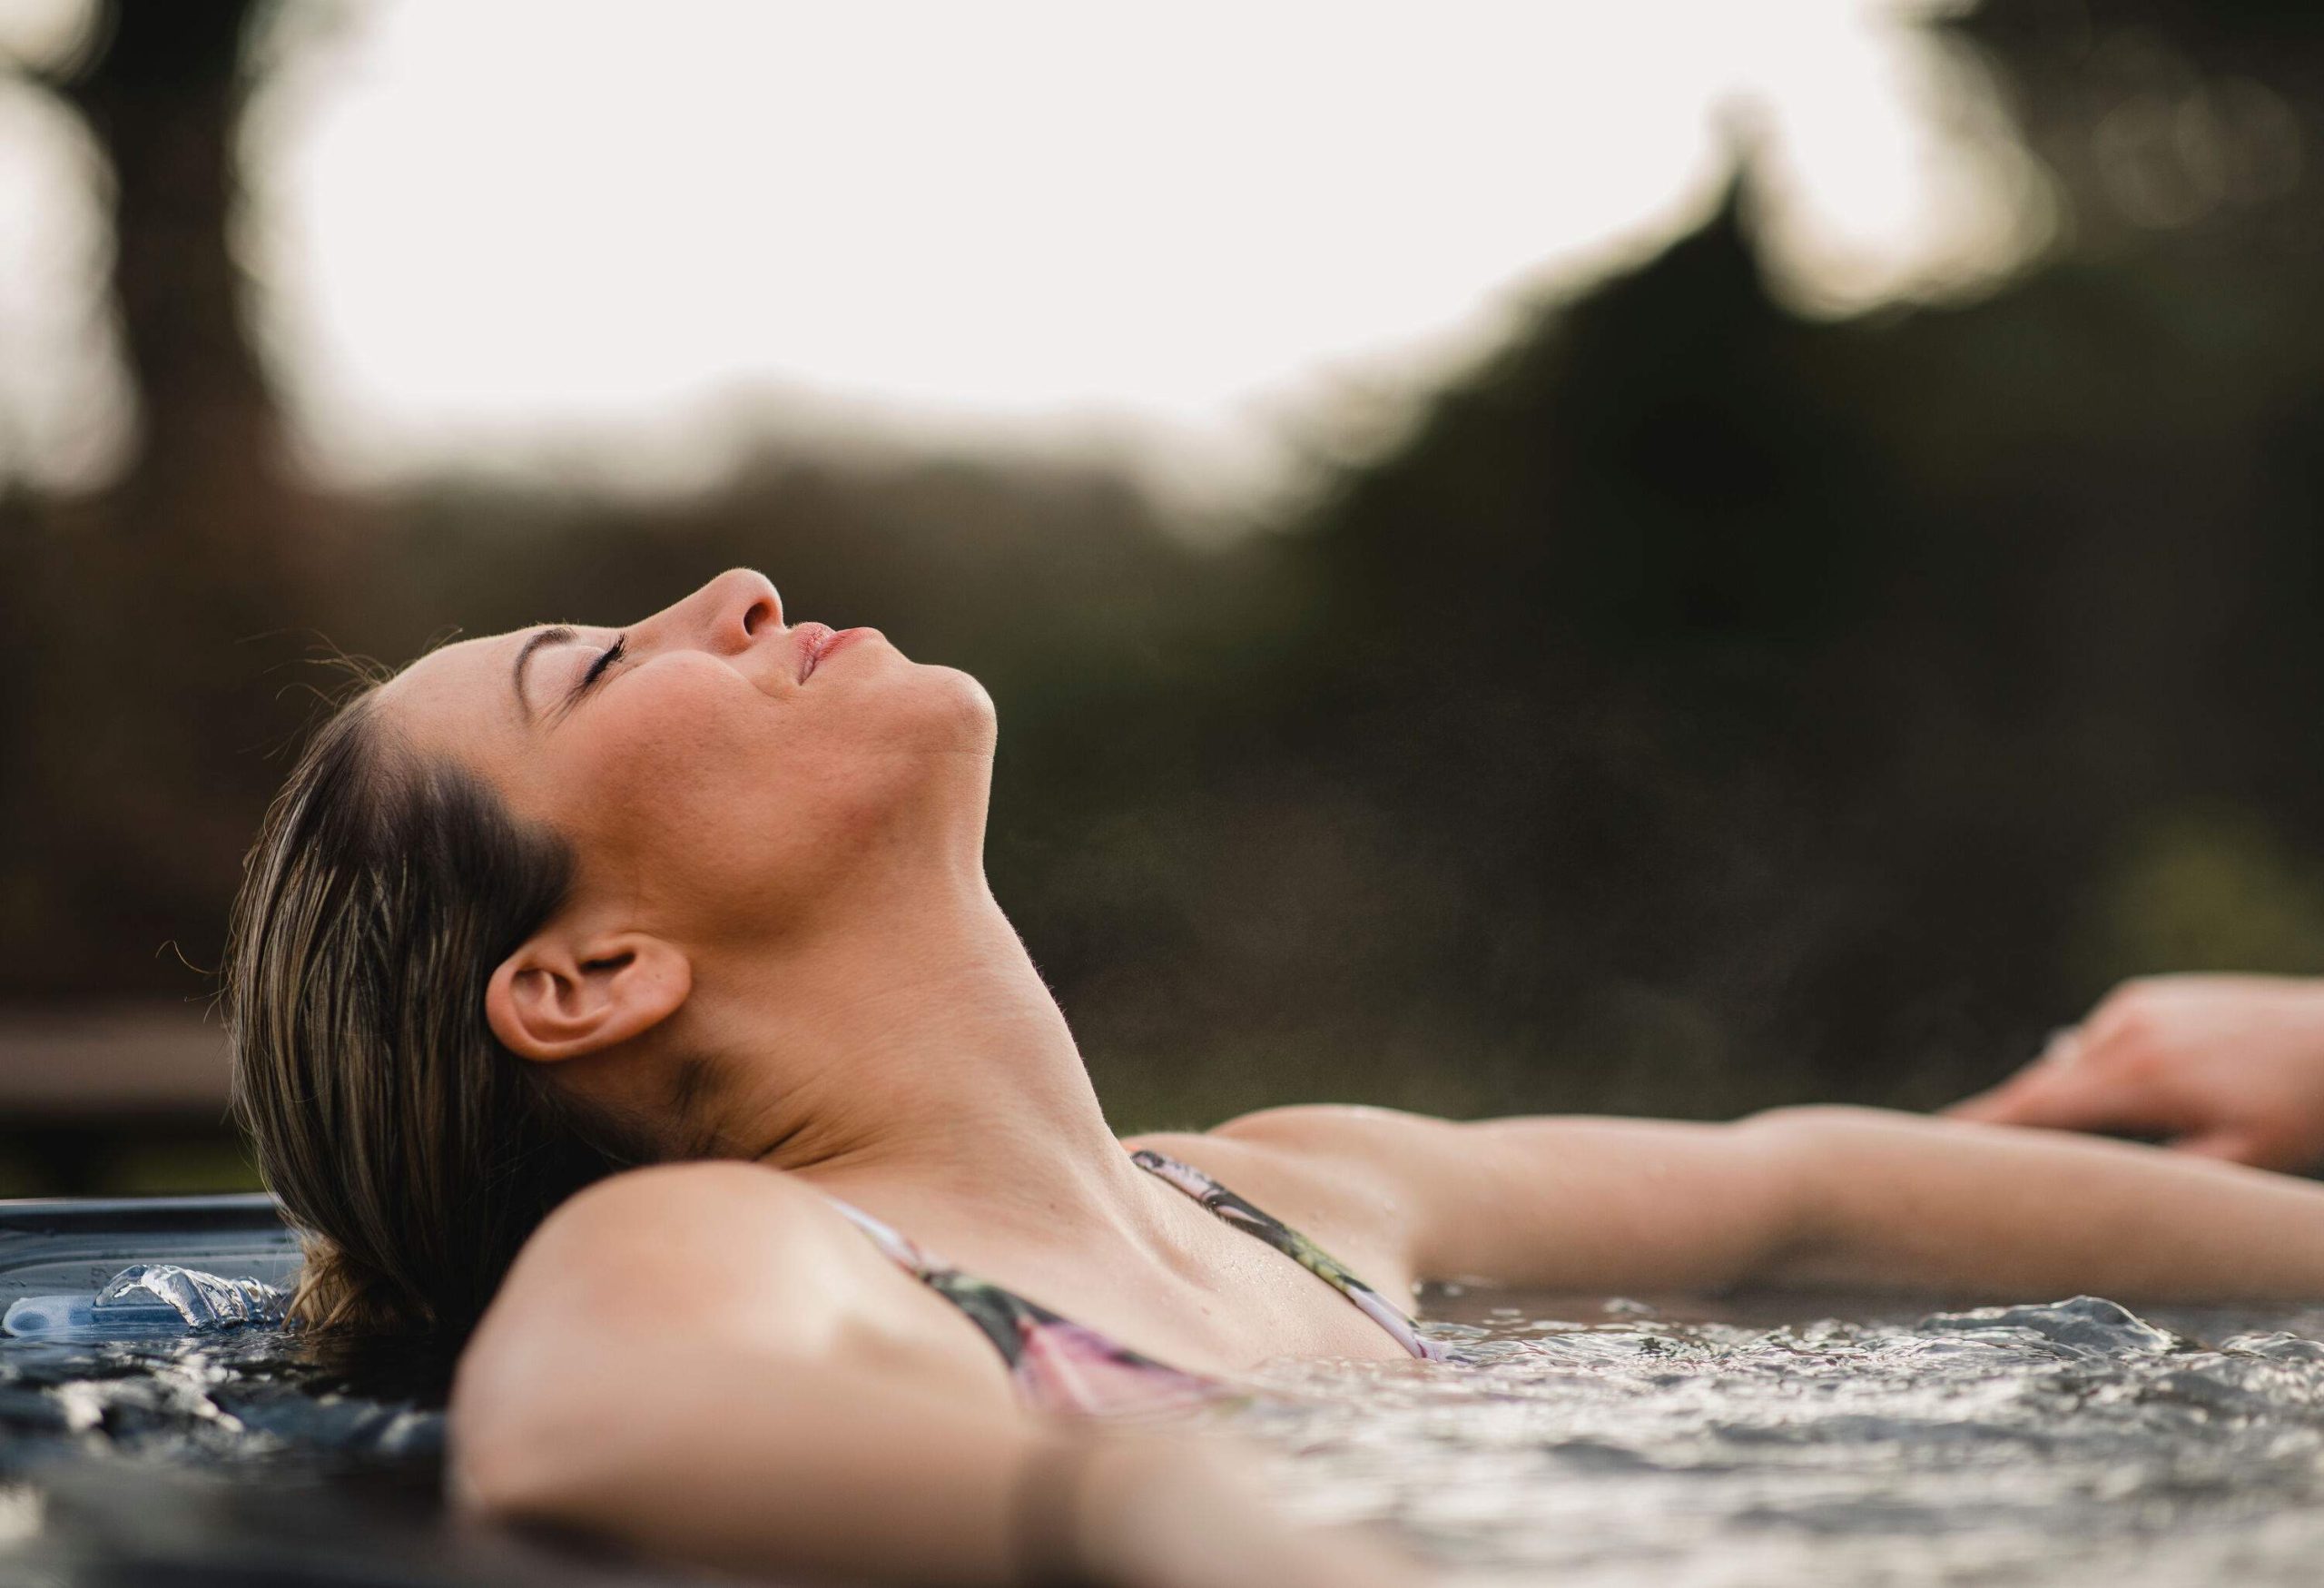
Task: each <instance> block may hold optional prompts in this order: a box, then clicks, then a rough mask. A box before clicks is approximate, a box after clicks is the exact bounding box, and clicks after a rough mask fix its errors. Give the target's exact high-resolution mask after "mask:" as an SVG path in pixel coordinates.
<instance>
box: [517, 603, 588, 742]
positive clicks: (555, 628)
mask: <svg viewBox="0 0 2324 1588" xmlns="http://www.w3.org/2000/svg"><path fill="white" fill-rule="evenodd" d="M580 637H581V636H580V633H579V631H577V630H576V629H573V628H571V627H568V626H566V625H565V624H562V623H559V624H554V625H552V626H549V627H547V628H544V629H542V630H541V631H540V632H539V633H537V634H535V635H534V636H531V637H530V638H528V639H527V640H526V641H525V643H524V646H522V647H521V648H520V649H519V650H518V651H517V665H516V666H514V667H512V668H510V669H509V672H508V686H509V687H510V688H512V689H514V690H515V691H516V692H517V709H518V710H519V711H521V712H523V713H524V715H525V720H526V721H527V722H531V721H532V720H533V717H534V712H533V705H532V702H531V701H529V700H527V699H526V698H525V665H526V664H527V662H530V661H531V660H532V659H533V653H534V652H535V651H537V650H538V649H540V648H541V647H542V646H561V645H565V644H567V643H568V642H570V641H573V640H576V639H579V638H580Z"/></svg>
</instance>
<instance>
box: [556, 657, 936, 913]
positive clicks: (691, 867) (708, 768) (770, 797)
mask: <svg viewBox="0 0 2324 1588" xmlns="http://www.w3.org/2000/svg"><path fill="white" fill-rule="evenodd" d="M715 665H716V666H720V667H721V669H722V671H723V672H724V676H720V675H719V674H714V673H711V672H709V671H707V670H706V669H704V668H694V667H685V668H681V667H667V668H665V672H666V673H667V674H669V675H670V676H667V677H653V678H649V677H647V676H643V675H641V676H638V677H637V678H635V679H633V680H632V683H633V684H635V685H637V686H641V687H636V688H633V689H631V690H628V691H624V692H618V693H616V692H610V691H609V692H608V693H607V694H606V695H604V696H601V697H600V698H599V700H598V701H597V702H596V705H599V706H600V707H602V708H603V709H602V710H601V711H600V712H599V713H598V715H597V717H596V720H595V721H593V722H592V723H591V724H590V725H589V727H590V742H589V744H588V745H587V746H586V755H587V765H586V768H576V771H575V773H574V775H573V792H574V794H575V795H576V798H575V799H574V800H572V801H571V802H569V804H568V810H569V814H568V815H567V816H566V820H565V821H564V822H562V823H561V825H563V826H565V827H566V830H567V831H569V832H574V833H581V834H584V835H585V836H584V839H583V843H584V848H585V853H587V854H589V855H591V856H595V857H598V866H599V868H600V869H603V870H606V871H613V870H615V869H617V870H618V871H619V872H620V873H622V874H623V879H624V881H625V891H628V892H631V893H634V894H635V895H636V896H640V897H646V898H665V899H668V898H682V899H683V900H684V902H686V904H687V905H688V906H689V907H690V908H694V909H699V910H703V911H706V912H711V913H714V914H721V915H724V914H725V913H728V912H734V911H739V912H743V913H744V914H746V915H760V916H763V913H764V912H766V911H767V910H769V909H770V908H779V907H780V906H781V904H782V902H783V900H784V899H785V898H786V897H788V896H791V895H794V894H803V893H811V892H814V891H817V890H820V889H822V888H825V887H828V886H830V885H832V882H833V879H834V878H835V876H837V875H838V874H839V873H843V872H844V871H845V870H846V869H847V868H848V867H849V866H850V865H852V863H853V861H854V859H855V857H856V856H857V855H859V854H860V853H862V850H863V849H864V848H866V847H867V846H869V845H871V844H872V843H878V842H880V841H881V838H882V837H883V835H884V830H885V827H886V825H887V814H888V813H889V812H890V811H891V809H892V808H893V807H894V805H895V804H896V803H897V798H898V795H899V794H900V792H901V789H900V786H899V785H901V784H905V783H908V782H909V781H910V780H911V778H912V777H913V776H914V775H917V776H920V777H924V776H925V775H926V774H925V761H924V759H923V758H922V757H921V755H917V754H914V753H901V754H900V753H899V752H904V751H906V748H907V747H906V746H905V745H903V744H901V743H900V742H899V740H900V739H901V738H903V737H916V736H918V735H917V732H914V733H913V734H911V735H902V734H899V733H896V732H894V731H892V730H895V729H896V728H898V727H899V726H900V725H897V724H894V723H891V722H883V721H882V720H881V718H882V717H884V716H885V715H886V714H885V713H883V712H881V711H879V710H877V709H872V708H873V707H874V705H875V703H873V702H871V701H860V702H852V703H848V704H847V707H846V708H844V709H842V702H840V701H839V700H838V699H837V698H836V697H835V696H834V697H833V698H832V699H831V700H829V701H827V702H809V701H804V700H790V701H785V700H777V699H775V698H773V697H770V696H768V695H764V694H762V693H761V692H760V691H759V690H758V689H757V688H756V687H755V686H752V685H750V684H749V683H748V682H747V681H743V680H740V679H737V678H736V677H735V676H734V674H733V673H732V671H731V670H730V669H724V666H723V664H715ZM646 685H652V686H654V687H652V688H650V689H649V688H647V687H643V686H646ZM980 693H981V692H980ZM916 762H917V763H918V764H919V767H920V770H919V771H918V772H917V774H915V773H914V770H913V768H914V764H915V763H916ZM608 880H609V881H610V880H611V879H608Z"/></svg>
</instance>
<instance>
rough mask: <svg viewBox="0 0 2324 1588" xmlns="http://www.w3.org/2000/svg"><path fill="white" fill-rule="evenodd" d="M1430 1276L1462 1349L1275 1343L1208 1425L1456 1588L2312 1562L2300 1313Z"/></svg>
mask: <svg viewBox="0 0 2324 1588" xmlns="http://www.w3.org/2000/svg"><path fill="white" fill-rule="evenodd" d="M1429 1300H1430V1305H1429V1307H1428V1311H1429V1313H1430V1314H1431V1316H1432V1317H1433V1318H1435V1319H1438V1320H1442V1321H1440V1322H1438V1323H1437V1324H1435V1325H1434V1326H1433V1333H1435V1334H1436V1335H1437V1336H1439V1337H1440V1338H1443V1339H1445V1340H1447V1341H1448V1342H1451V1343H1454V1344H1456V1345H1457V1346H1459V1347H1460V1349H1461V1352H1462V1356H1464V1358H1466V1360H1465V1361H1464V1363H1463V1364H1462V1365H1460V1366H1437V1365H1433V1364H1424V1363H1388V1364H1371V1363H1366V1364H1360V1365H1348V1364H1339V1365H1324V1364H1295V1365H1287V1366H1280V1367H1277V1368H1275V1369H1272V1370H1270V1371H1269V1372H1267V1373H1266V1374H1265V1381H1266V1383H1267V1384H1268V1385H1269V1386H1272V1387H1273V1388H1274V1389H1275V1391H1277V1392H1278V1394H1279V1396H1281V1397H1282V1398H1281V1399H1278V1400H1275V1401H1259V1402H1255V1403H1253V1404H1252V1405H1250V1406H1246V1407H1244V1408H1242V1409H1241V1410H1239V1411H1238V1412H1236V1413H1235V1414H1234V1415H1233V1417H1232V1418H1231V1419H1230V1420H1232V1421H1234V1422H1236V1423H1238V1424H1239V1425H1241V1426H1243V1427H1244V1428H1245V1429H1246V1431H1247V1432H1250V1433H1252V1434H1254V1435H1257V1436H1259V1437H1261V1438H1263V1439H1264V1440H1265V1442H1266V1444H1267V1445H1268V1446H1269V1448H1270V1449H1271V1450H1272V1451H1274V1452H1275V1453H1276V1459H1275V1461H1274V1463H1273V1468H1272V1470H1273V1471H1274V1473H1275V1476H1276V1477H1277V1478H1278V1480H1279V1481H1280V1483H1281V1484H1282V1486H1283V1489H1284V1492H1285V1494H1286V1496H1287V1498H1288V1500H1289V1503H1291V1504H1293V1505H1294V1506H1295V1508H1296V1509H1297V1510H1298V1511H1299V1512H1301V1513H1302V1514H1305V1515H1306V1516H1309V1517H1312V1518H1316V1519H1329V1520H1334V1521H1376V1522H1385V1523H1390V1524H1394V1525H1395V1526H1397V1527H1399V1528H1401V1529H1403V1530H1405V1531H1406V1532H1408V1533H1409V1534H1411V1535H1413V1537H1414V1538H1416V1539H1417V1540H1418V1541H1420V1542H1421V1543H1422V1544H1424V1545H1425V1546H1426V1548H1427V1549H1428V1551H1429V1553H1432V1554H1433V1555H1434V1556H1435V1557H1436V1558H1438V1559H1441V1560H1443V1561H1445V1562H1447V1563H1451V1564H1452V1565H1453V1566H1454V1567H1455V1568H1457V1580H1458V1581H1460V1582H1462V1583H1536V1582H1539V1583H1559V1584H1575V1585H1583V1584H1590V1585H1599V1584H1603V1585H1614V1584H1620V1585H1622V1588H1644V1585H1647V1584H1655V1585H1658V1588H1659V1585H1665V1584H1680V1585H1685V1584H1702V1585H1707V1588H1708V1585H1718V1588H1726V1585H1737V1588H1740V1585H1744V1584H1768V1585H1774V1584H1785V1585H1790V1584H1797V1583H1861V1584H1884V1585H1886V1584H1896V1585H1899V1588H1902V1585H1905V1584H1915V1585H1918V1584H1932V1585H1934V1584H1945V1585H1963V1588H1966V1585H1970V1584H1975V1585H1979V1588H1987V1585H1991V1588H1999V1585H2002V1584H2019V1583H2024V1584H2033V1583H2041V1584H2045V1585H2050V1584H2073V1583H2107V1584H2110V1585H2118V1588H2119V1585H2137V1584H2148V1583H2152V1584H2164V1583H2170V1584H2189V1583H2226V1582H2233V1583H2239V1584H2243V1585H2247V1588H2260V1585H2265V1584H2275V1583H2282V1584H2292V1583H2299V1584H2309V1583H2315V1582H2316V1581H2318V1579H2319V1565H2318V1562H2319V1560H2324V1345H2320V1344H2319V1343H2318V1342H2319V1340H2324V1311H2318V1310H2305V1311H2293V1310H2286V1309H2276V1310H2273V1311H2250V1310H2241V1311H2225V1310H2195V1309H2155V1310H2150V1311H2148V1312H2146V1313H2145V1314H2144V1315H2143V1316H2142V1315H2138V1314H2133V1313H2132V1312H2129V1311H2127V1310H2125V1309H2123V1308H2122V1307H2117V1306H2115V1305H2114V1304H2112V1303H2111V1302H2106V1301H2101V1300H2095V1299H2091V1298H2087V1297H2084V1298H2078V1299H2073V1300H2067V1301H2063V1302H2057V1303H2052V1304H2045V1305H2035V1306H2024V1307H2009V1308H1985V1309H1970V1308H1960V1309H1954V1310H1937V1311H1932V1309H1931V1307H1930V1305H1929V1304H1928V1303H1926V1302H1922V1303H1920V1304H1918V1305H1915V1303H1914V1302H1913V1301H1911V1300H1909V1299H1905V1300H1899V1299H1897V1298H1896V1297H1871V1298H1855V1299H1853V1300H1836V1299H1834V1298H1832V1297H1743V1298H1738V1299H1736V1300H1733V1301H1729V1302H1727V1303H1723V1304H1720V1305H1718V1306H1717V1307H1704V1306H1702V1305H1700V1304H1697V1305H1694V1306H1692V1307H1689V1306H1686V1305H1684V1304H1668V1303H1666V1304H1665V1305H1664V1306H1661V1307H1654V1306H1649V1305H1647V1304H1643V1303H1640V1302H1634V1301H1620V1300H1617V1301H1602V1300H1581V1301H1577V1300H1574V1299H1572V1298H1561V1297H1539V1296H1525V1295H1516V1294H1512V1293H1508V1292H1500V1293H1495V1292H1491V1291H1472V1292H1469V1293H1466V1294H1461V1293H1453V1294H1439V1295H1435V1296H1433V1297H1430V1298H1429Z"/></svg>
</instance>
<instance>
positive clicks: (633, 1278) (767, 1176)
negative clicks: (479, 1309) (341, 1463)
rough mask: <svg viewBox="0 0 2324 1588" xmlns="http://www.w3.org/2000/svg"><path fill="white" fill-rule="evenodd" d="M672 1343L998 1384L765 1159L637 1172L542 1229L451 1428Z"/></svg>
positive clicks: (979, 1356) (919, 1294)
mask: <svg viewBox="0 0 2324 1588" xmlns="http://www.w3.org/2000/svg"><path fill="white" fill-rule="evenodd" d="M674 1339H683V1340H684V1342H685V1346H686V1349H687V1350H688V1351H689V1352H704V1351H707V1352H719V1353H724V1354H727V1355H730V1356H734V1358H735V1359H736V1360H737V1363H738V1365H739V1364H743V1363H747V1362H791V1363H795V1362H798V1361H801V1360H808V1361H813V1360H832V1359H837V1358H840V1357H842V1356H844V1357H848V1358H852V1359H857V1360H862V1361H865V1362H868V1363H872V1364H876V1365H879V1366H881V1367H883V1368H889V1369H893V1370H895V1371H898V1372H900V1373H902V1374H905V1375H908V1376H920V1375H922V1374H927V1375H930V1376H933V1377H935V1378H938V1379H945V1378H949V1377H952V1376H960V1377H961V1378H962V1379H964V1380H973V1379H978V1378H981V1377H985V1376H990V1373H989V1370H990V1363H989V1362H988V1361H987V1360H986V1359H987V1358H989V1357H990V1356H991V1352H990V1348H989V1347H986V1348H984V1349H983V1350H982V1351H981V1353H980V1351H979V1349H978V1346H980V1344H981V1342H980V1341H978V1340H977V1339H976V1338H975V1337H974V1336H973V1332H972V1331H970V1330H967V1329H964V1328H963V1327H961V1322H960V1319H959V1318H958V1317H957V1316H956V1315H955V1314H954V1313H953V1309H952V1308H950V1307H948V1306H946V1305H945V1304H944V1303H943V1302H942V1301H941V1300H940V1298H938V1297H935V1296H934V1295H932V1294H931V1293H930V1292H929V1291H928V1290H927V1289H926V1287H923V1286H921V1285H920V1284H918V1283H917V1282H916V1281H914V1280H912V1279H911V1277H910V1276H908V1275H906V1274H904V1273H903V1272H902V1271H901V1269H899V1268H897V1267H895V1265H894V1264H892V1263H891V1262H890V1261H889V1260H888V1259H887V1258H885V1257H884V1256H882V1255H881V1253H880V1252H879V1250H878V1249H877V1248H874V1247H873V1246H872V1244H871V1242H869V1241H868V1240H866V1239H865V1238H863V1236H862V1234H861V1233H860V1232H859V1231H857V1230H856V1229H855V1228H853V1227H852V1225H850V1224H849V1223H848V1222H847V1220H846V1219H845V1218H843V1217H842V1215H841V1214H840V1213H839V1212H838V1211H837V1210H836V1209H835V1208H832V1206H831V1204H830V1203H829V1202H828V1201H827V1200H826V1199H825V1198H823V1197H822V1196H821V1195H819V1194H818V1193H816V1192H815V1191H814V1190H813V1189H811V1188H809V1187H807V1186H806V1185H804V1184H803V1183H801V1182H798V1181H795V1180H794V1179H792V1178H791V1177H789V1176H787V1175H785V1174H783V1173H782V1172H781V1171H779V1170H776V1169H767V1168H765V1167H763V1166H761V1165H756V1164H744V1163H734V1162H699V1163H684V1164H665V1165H656V1166H655V1167H652V1168H648V1169H632V1170H630V1171H628V1172H627V1173H625V1174H620V1175H615V1176H614V1177H612V1178H611V1179H606V1180H602V1181H600V1182H598V1183H597V1184H596V1185H594V1186H591V1187H589V1188H588V1189H586V1190H583V1191H581V1192H579V1193H578V1194H576V1196H574V1197H573V1198H570V1199H569V1200H567V1201H566V1202H565V1203H564V1204H563V1205H562V1206H561V1207H559V1208H557V1209H556V1212H554V1213H552V1214H551V1215H550V1216H549V1217H548V1218H547V1219H546V1220H544V1221H543V1222H542V1224H541V1227H540V1228H538V1229H537V1230H536V1231H535V1232H534V1234H533V1236H532V1238H531V1239H530V1240H528V1241H527V1243H526V1245H525V1248H524V1249H523V1251H521V1252H520V1253H519V1254H518V1255H517V1261H516V1263H515V1264H514V1265H513V1266H512V1267H511V1268H510V1269H509V1272H508V1277H507V1280H506V1281H504V1282H503V1284H502V1285H501V1287H500V1292H499V1294H498V1296H497V1297H495V1298H494V1300H493V1303H492V1306H491V1307H490V1309H489V1310H488V1311H487V1313H486V1314H485V1317H484V1319H483V1321H482V1323H481V1324H479V1325H478V1328H477V1332H476V1335H475V1336H474V1337H473V1338H472V1339H471V1340H470V1341H469V1343H468V1347H467V1349H466V1350H465V1351H464V1352H463V1353H462V1356H461V1361H460V1367H459V1373H458V1381H457V1382H456V1384H455V1386H454V1397H453V1398H454V1412H455V1417H456V1420H462V1413H463V1412H466V1413H467V1414H468V1417H467V1418H466V1420H468V1421H473V1420H474V1418H475V1415H477V1412H478V1407H479V1406H489V1405H491V1404H492V1403H495V1402H497V1401H499V1400H501V1399H503V1398H505V1397H506V1396H510V1395H515V1396H522V1395H524V1394H527V1393H529V1392H530V1390H531V1388H532V1387H533V1386H536V1385H537V1384H539V1383H541V1382H543V1381H544V1380H547V1381H556V1380H558V1379H568V1380H569V1377H570V1376H571V1375H573V1374H576V1373H582V1372H591V1373H594V1372H596V1371H598V1370H600V1369H601V1368H602V1367H603V1365H604V1362H605V1360H606V1359H607V1358H609V1357H610V1358H613V1359H618V1360H633V1361H635V1360H645V1359H650V1357H651V1356H652V1355H653V1354H655V1352H658V1351H660V1350H662V1349H665V1348H666V1346H667V1345H668V1343H669V1342H670V1341H672V1340H674Z"/></svg>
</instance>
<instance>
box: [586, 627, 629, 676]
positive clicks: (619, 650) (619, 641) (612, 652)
mask: <svg viewBox="0 0 2324 1588" xmlns="http://www.w3.org/2000/svg"><path fill="white" fill-rule="evenodd" d="M628 647H629V636H627V635H622V636H618V637H616V638H615V641H614V643H613V644H612V645H610V646H606V649H605V650H604V652H602V653H601V654H600V655H599V656H598V657H597V659H596V661H594V662H592V663H590V664H589V670H588V671H587V672H586V673H584V674H582V675H581V687H582V688H584V689H586V688H588V687H589V686H590V685H592V684H595V683H596V681H597V680H598V679H599V678H601V677H603V676H605V672H606V668H608V667H610V666H613V665H614V664H615V662H618V661H620V660H621V659H622V656H624V655H625V653H626V651H627V650H628Z"/></svg>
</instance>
